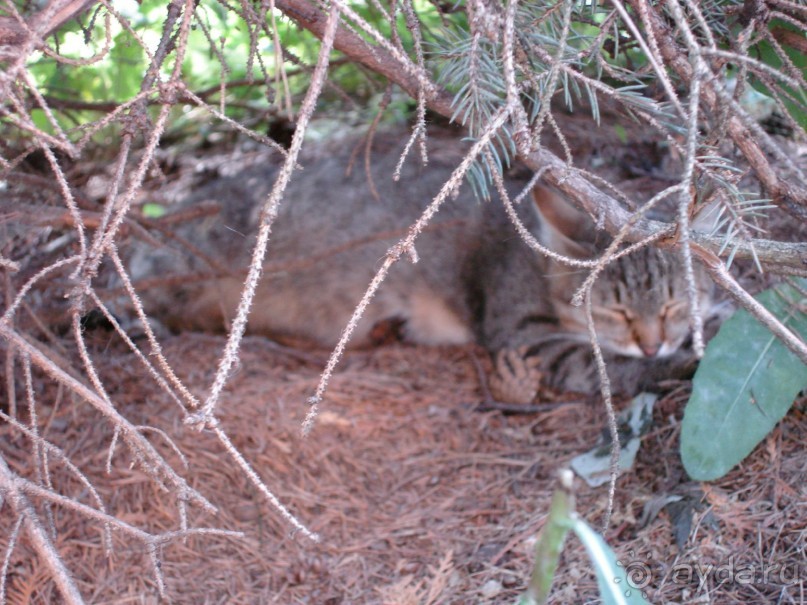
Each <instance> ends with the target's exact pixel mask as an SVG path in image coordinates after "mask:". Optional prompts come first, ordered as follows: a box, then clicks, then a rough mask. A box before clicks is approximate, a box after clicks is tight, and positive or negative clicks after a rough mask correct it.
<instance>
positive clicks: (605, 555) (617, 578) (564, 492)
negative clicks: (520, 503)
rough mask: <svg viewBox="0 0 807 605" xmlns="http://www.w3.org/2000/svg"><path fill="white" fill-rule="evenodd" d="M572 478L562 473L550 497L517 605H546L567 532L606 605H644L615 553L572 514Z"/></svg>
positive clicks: (642, 599) (566, 472)
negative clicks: (575, 541) (583, 552)
mask: <svg viewBox="0 0 807 605" xmlns="http://www.w3.org/2000/svg"><path fill="white" fill-rule="evenodd" d="M571 477H572V474H571V471H568V470H566V471H561V476H560V483H561V485H560V487H559V488H558V489H557V490H556V491H555V493H554V494H553V495H552V505H551V508H550V511H549V517H548V518H547V521H546V525H545V526H544V529H543V532H542V533H541V537H540V538H539V540H538V543H537V544H536V546H535V565H534V566H533V572H532V577H531V578H530V585H529V587H528V588H527V591H526V592H525V593H524V594H523V595H522V596H521V597H520V599H519V601H518V604H517V605H541V604H543V603H546V601H547V599H548V598H549V592H550V589H551V588H552V580H553V578H554V576H555V572H556V571H557V568H558V560H559V558H560V553H561V552H562V551H563V543H564V542H565V540H566V535H567V534H568V533H569V531H572V532H574V533H575V534H576V535H577V537H578V538H579V539H580V541H581V542H582V543H583V546H585V548H586V552H587V553H588V556H589V559H590V560H591V563H592V566H593V567H594V572H595V573H596V575H597V585H598V586H599V589H600V596H601V597H602V602H603V603H604V604H605V605H641V604H646V603H647V600H646V599H645V598H644V596H643V595H642V592H641V590H638V589H636V588H635V587H633V585H632V584H631V582H630V579H629V578H628V576H627V574H626V569H625V567H624V566H623V565H621V564H620V562H619V561H618V560H617V557H616V554H615V553H614V551H613V550H611V548H610V547H609V546H608V544H606V542H605V540H603V539H602V537H601V536H600V535H599V534H598V533H597V532H595V531H594V530H593V529H591V527H589V526H588V524H586V522H585V521H583V520H582V519H580V518H579V517H578V516H577V514H576V513H575V511H574V496H573V494H572V493H571Z"/></svg>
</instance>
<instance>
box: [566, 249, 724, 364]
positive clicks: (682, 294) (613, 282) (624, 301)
mask: <svg viewBox="0 0 807 605" xmlns="http://www.w3.org/2000/svg"><path fill="white" fill-rule="evenodd" d="M680 267H681V261H680V259H679V258H677V257H676V256H675V255H674V254H673V253H671V252H665V251H660V250H657V249H654V248H650V247H648V248H643V249H641V250H638V251H636V252H635V253H633V254H631V255H630V256H627V257H623V258H621V259H619V260H617V261H615V262H614V263H613V264H611V265H610V266H609V267H608V268H607V269H606V270H605V271H604V272H603V273H602V275H600V277H599V279H598V280H597V281H596V282H595V284H594V287H593V288H592V292H591V294H592V298H591V300H592V308H591V311H592V317H593V319H594V327H595V328H596V331H597V337H598V338H599V341H600V345H601V346H602V347H603V349H605V350H606V351H610V352H611V353H615V354H618V355H624V356H627V357H648V358H651V357H667V356H669V355H672V354H673V353H675V352H676V351H677V350H678V349H679V348H680V347H681V345H682V344H683V343H684V341H685V340H686V339H687V337H688V336H689V332H690V326H689V303H688V297H687V291H686V288H687V286H686V279H685V277H684V274H683V271H682V270H681V268H680ZM694 269H695V283H696V287H697V290H698V303H699V305H698V307H699V313H700V315H701V316H705V315H706V314H707V313H708V312H709V310H710V308H711V304H712V302H711V284H710V282H709V280H708V278H707V276H706V275H705V274H704V273H703V271H702V269H700V268H699V267H695V268H694ZM579 277H580V276H579V274H578V276H577V278H578V279H572V278H571V276H570V277H569V278H568V279H566V280H561V282H562V281H566V282H567V283H566V284H560V283H556V284H553V288H552V289H553V303H554V305H555V308H556V312H557V313H558V316H559V318H560V321H561V324H562V325H563V326H564V327H565V328H566V329H567V330H568V331H569V332H571V333H573V334H582V335H584V334H586V333H587V327H586V317H585V310H584V309H583V307H574V306H572V305H571V304H569V298H570V296H571V294H570V293H569V292H570V290H569V287H570V286H571V287H574V285H577V286H579V283H580V281H581V280H580V279H579ZM570 282H577V283H576V284H573V283H570ZM559 290H563V291H564V292H563V293H561V292H560V291H559Z"/></svg>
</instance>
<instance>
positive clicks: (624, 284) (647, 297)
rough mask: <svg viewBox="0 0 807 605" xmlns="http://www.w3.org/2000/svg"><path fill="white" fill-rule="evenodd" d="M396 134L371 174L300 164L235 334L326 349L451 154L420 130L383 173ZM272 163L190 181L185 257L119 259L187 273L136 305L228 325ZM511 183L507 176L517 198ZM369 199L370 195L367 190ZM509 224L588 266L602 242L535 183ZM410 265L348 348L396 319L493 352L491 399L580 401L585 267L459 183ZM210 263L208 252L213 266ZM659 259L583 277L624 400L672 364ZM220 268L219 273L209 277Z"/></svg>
mask: <svg viewBox="0 0 807 605" xmlns="http://www.w3.org/2000/svg"><path fill="white" fill-rule="evenodd" d="M401 141H402V139H401V138H396V137H394V136H392V135H386V136H379V137H376V140H375V142H374V147H373V151H372V168H371V176H372V182H371V181H370V178H369V177H368V175H367V174H366V173H365V170H364V168H363V166H362V164H361V162H356V166H355V167H353V169H352V170H348V166H349V164H350V160H351V151H352V149H353V148H354V145H353V144H343V145H341V148H340V149H334V146H331V147H330V148H328V147H326V148H324V149H321V150H320V153H319V156H303V157H302V158H301V159H300V164H301V166H302V167H303V170H301V171H298V172H297V173H296V174H295V175H294V177H293V179H292V182H291V183H290V185H289V186H288V188H287V191H286V194H285V197H284V200H283V203H282V206H281V211H280V216H279V217H278V219H277V220H276V222H275V224H274V226H273V228H272V237H271V238H270V244H269V253H268V258H267V261H266V263H265V266H264V275H263V277H262V281H261V284H260V286H259V289H258V292H257V296H256V298H255V303H254V307H253V309H252V311H251V315H250V319H249V325H248V329H249V330H250V331H252V332H253V333H261V334H266V335H269V336H271V337H273V338H276V339H280V340H292V341H294V342H300V341H309V342H312V343H315V344H317V345H321V346H326V347H328V346H332V345H334V344H335V342H336V341H337V339H338V338H339V335H340V333H341V331H342V329H343V328H344V326H345V324H346V322H347V319H348V318H349V316H350V315H351V313H352V311H353V309H354V307H355V306H356V303H357V302H358V301H359V299H360V298H361V296H362V294H363V293H364V291H365V289H366V288H367V286H368V284H369V283H370V281H371V279H372V277H373V275H374V274H375V272H376V271H377V269H378V267H379V266H380V264H381V262H382V260H383V259H384V257H385V254H386V251H387V250H388V249H389V247H390V246H391V245H392V244H394V243H396V242H397V241H398V240H399V239H400V238H401V237H402V236H403V235H405V232H406V229H407V228H408V227H409V225H411V224H412V223H413V222H414V221H415V220H416V219H417V217H418V216H419V215H420V213H421V211H422V210H423V208H424V207H425V206H426V205H427V204H428V203H429V202H430V201H431V200H432V199H433V197H434V196H435V194H436V193H437V192H438V190H439V189H440V187H441V186H442V185H443V183H444V182H445V181H446V180H447V179H448V176H449V175H450V173H451V171H452V169H453V168H454V167H455V166H456V165H457V164H458V163H459V161H460V159H461V158H462V156H463V154H464V152H465V147H463V146H462V144H461V143H459V142H457V141H456V140H455V139H453V138H450V139H449V138H440V137H436V138H435V137H433V138H432V139H431V141H430V146H431V155H430V162H429V164H428V166H425V167H424V166H422V165H421V164H420V162H419V161H417V160H416V159H415V158H410V159H409V160H408V161H407V162H406V163H405V165H404V168H403V172H402V174H401V178H400V181H398V182H393V181H392V178H391V175H392V173H393V171H394V169H395V166H396V164H397V163H398V160H399V156H400V151H401ZM276 170H277V168H276V167H273V166H264V165H261V166H254V167H251V168H247V169H245V170H243V171H241V172H240V173H238V174H235V175H233V176H229V177H223V178H219V179H217V180H215V181H214V182H212V183H211V184H209V185H207V186H204V187H203V188H201V189H200V190H198V191H197V192H196V193H194V194H193V195H192V196H191V197H190V199H188V200H187V201H186V202H185V204H184V205H186V206H187V205H190V204H197V203H200V202H206V201H214V202H216V203H218V204H219V205H220V207H221V211H220V213H219V214H218V215H216V216H213V217H208V218H206V219H204V220H201V221H196V222H191V223H186V224H185V225H184V226H183V227H182V228H181V229H180V235H181V236H183V237H185V238H186V239H187V240H189V241H190V242H192V243H193V244H195V245H196V246H197V247H198V248H199V249H201V250H203V251H204V252H205V253H206V255H208V256H207V260H205V259H203V258H200V256H199V255H191V254H188V253H187V252H185V251H179V250H176V249H174V248H169V247H167V246H166V247H164V248H162V249H160V250H156V251H155V250H154V249H147V248H146V247H145V246H140V247H139V248H137V249H136V251H135V254H134V256H133V258H132V259H131V270H132V273H133V275H134V277H135V278H143V277H153V276H155V275H166V274H168V273H180V274H187V275H191V274H198V273H205V272H208V273H209V272H210V271H211V270H212V269H213V268H214V267H217V270H218V272H219V273H218V275H219V276H218V277H217V278H216V279H208V280H203V281H195V280H193V279H191V278H189V279H187V280H185V281H184V282H183V284H182V285H181V286H177V287H173V288H161V289H156V288H155V289H150V290H147V291H145V292H144V300H145V304H146V307H147V311H148V312H149V313H151V314H152V315H154V316H156V317H157V318H160V319H161V320H162V321H163V322H164V323H166V324H167V325H168V326H169V327H171V328H172V329H202V330H215V329H221V328H223V327H225V326H226V323H227V322H228V320H229V319H230V318H231V317H232V316H233V314H234V309H235V307H236V305H237V303H238V299H239V297H240V294H241V288H242V284H243V279H244V275H245V273H244V268H245V267H246V266H247V264H248V260H249V257H250V254H251V251H252V247H253V244H254V242H255V234H256V230H257V228H256V223H257V220H258V215H259V209H260V205H261V202H263V201H264V200H265V199H266V196H267V194H268V192H269V190H270V189H271V186H272V183H273V181H274V176H275V174H276ZM523 186H524V183H523V182H519V181H518V180H514V181H513V182H509V183H508V187H510V188H511V189H512V193H513V194H515V193H517V192H518V191H520V188H521V187H523ZM376 193H377V194H378V197H377V198H376V195H375V194H376ZM517 212H518V214H519V216H520V218H521V220H522V221H523V222H524V223H525V225H526V226H527V228H528V229H530V231H531V232H532V233H533V234H534V235H536V237H537V238H538V239H539V240H540V241H541V242H543V243H544V244H545V245H547V246H548V247H550V248H551V249H553V250H555V251H557V252H559V253H562V254H565V255H570V256H573V257H576V258H590V257H592V256H594V255H596V254H597V253H598V252H600V251H602V250H603V248H604V247H605V246H606V245H607V244H608V241H609V240H608V238H607V237H606V236H605V234H604V233H603V232H598V231H597V230H596V229H595V228H594V225H593V223H592V221H591V220H590V219H589V217H587V216H586V215H584V214H582V213H580V212H578V211H577V210H575V209H574V208H572V207H571V206H570V205H569V204H567V203H566V202H565V201H564V200H562V199H560V198H559V196H557V195H555V194H553V193H552V192H550V191H548V190H545V189H542V188H538V189H536V190H535V191H534V192H533V195H532V199H530V198H527V201H523V202H522V203H521V204H520V205H518V206H517ZM416 250H417V253H418V256H419V258H420V261H419V262H417V263H411V262H409V261H408V260H406V257H404V258H402V259H401V261H400V262H398V263H396V265H394V266H393V268H392V270H391V272H390V274H389V276H388V278H387V280H386V281H385V282H384V283H383V284H382V286H381V288H380V290H379V291H378V293H377V295H376V297H375V299H374V300H373V302H372V303H371V305H370V307H369V308H368V309H367V312H366V313H365V315H364V317H363V318H362V320H361V322H360V324H359V327H358V329H357V330H356V332H355V333H354V335H353V338H352V344H353V345H356V346H361V345H367V344H369V343H371V342H372V340H373V335H374V334H375V333H376V332H377V331H376V332H374V327H377V326H379V325H386V324H389V322H393V323H394V324H397V325H400V326H401V334H402V336H403V338H404V339H406V340H408V341H412V342H417V343H423V344H459V343H466V342H470V341H473V340H476V341H478V342H479V343H481V344H482V345H484V346H485V347H486V348H488V349H489V350H490V351H491V353H492V354H493V357H494V362H495V363H494V366H495V371H494V375H493V376H492V377H491V381H490V382H491V387H492V390H493V394H494V396H496V397H497V398H498V399H501V400H507V401H519V402H526V401H528V400H531V399H533V398H534V397H535V395H536V393H537V392H538V390H539V387H540V386H541V384H543V385H544V386H546V387H549V388H557V389H571V390H576V391H583V392H591V391H592V390H596V388H597V375H596V371H595V368H594V366H593V364H592V362H591V353H590V345H589V344H588V342H589V338H588V335H587V328H586V323H585V317H584V313H583V309H582V307H575V306H572V305H571V304H570V302H569V301H570V299H571V297H572V294H573V292H574V291H575V290H576V289H577V287H578V286H579V285H580V284H581V283H582V281H583V279H584V278H585V276H586V275H587V270H580V269H576V268H570V267H568V266H565V265H561V264H559V263H557V262H555V261H552V260H548V259H546V258H544V257H542V256H540V255H538V254H536V253H535V252H534V251H532V250H530V249H529V248H528V247H527V246H526V245H525V244H524V243H523V242H522V241H521V239H520V237H519V236H518V234H517V233H516V231H515V229H514V227H513V225H512V224H511V223H510V221H509V220H508V218H507V217H506V215H505V213H504V211H503V209H502V205H501V204H500V203H499V201H498V200H494V201H487V202H480V201H477V199H476V198H475V196H474V195H473V194H472V192H471V191H470V188H469V187H468V186H467V185H463V186H462V187H461V188H460V190H459V191H458V192H456V193H455V195H454V196H452V197H451V198H450V199H448V200H447V201H446V202H445V204H444V207H443V208H442V209H441V211H440V212H439V213H438V215H437V216H436V217H435V218H434V220H433V222H432V224H431V225H430V226H429V227H428V228H427V229H426V231H424V232H423V233H422V234H421V236H420V237H419V238H418V240H417V242H416ZM211 257H212V258H211ZM679 267H680V263H679V262H678V259H677V258H676V257H675V256H674V255H673V253H671V252H665V251H660V250H658V249H656V248H653V247H647V248H643V249H641V250H639V251H637V252H635V253H633V254H630V255H628V256H626V257H623V258H621V259H619V260H617V261H615V262H613V263H612V264H610V265H609V266H608V268H607V269H606V270H605V271H604V273H603V274H602V275H601V276H600V278H599V279H598V280H597V282H596V284H595V286H594V291H593V298H592V300H593V301H594V307H593V315H594V320H595V326H596V330H597V334H598V337H599V340H600V343H601V345H602V348H603V350H604V351H605V353H606V356H607V359H606V361H607V362H608V364H609V365H608V367H609V369H610V374H611V380H612V383H613V386H614V388H615V390H616V391H624V392H627V393H631V392H633V391H636V390H638V389H640V388H645V387H648V386H651V384H652V383H653V382H654V381H655V380H657V379H659V378H663V377H664V376H665V375H669V374H671V373H674V372H676V371H678V369H680V368H681V367H685V366H686V365H687V363H688V361H689V359H690V357H691V355H690V353H688V352H686V351H685V350H682V345H683V344H684V342H685V341H686V340H687V337H688V333H689V327H688V312H687V308H688V307H687V302H686V284H685V280H684V276H683V274H682V272H681V270H680V268H679ZM222 270H224V274H222ZM696 279H697V283H698V292H699V298H700V309H702V310H703V311H704V312H705V311H707V310H708V309H709V308H710V296H711V288H710V286H709V282H708V280H707V278H706V277H705V275H704V274H702V273H701V271H700V270H696Z"/></svg>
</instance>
